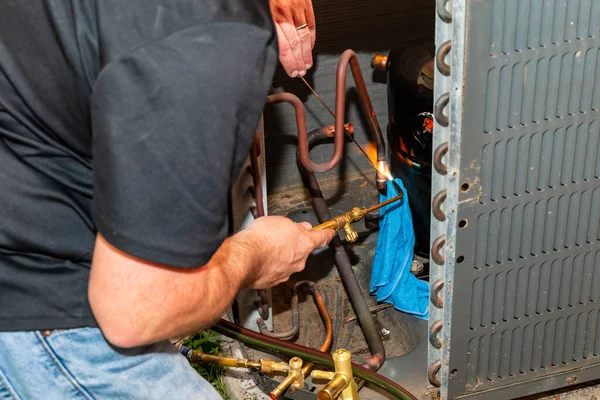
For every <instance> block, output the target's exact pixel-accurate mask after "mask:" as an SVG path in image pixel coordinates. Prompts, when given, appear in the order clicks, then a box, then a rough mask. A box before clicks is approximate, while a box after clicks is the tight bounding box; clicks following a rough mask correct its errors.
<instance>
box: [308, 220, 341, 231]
mask: <svg viewBox="0 0 600 400" xmlns="http://www.w3.org/2000/svg"><path fill="white" fill-rule="evenodd" d="M325 229H333V230H334V231H337V230H338V229H340V224H338V221H337V219H330V220H329V221H326V222H323V223H322V224H319V225H317V226H313V228H312V230H313V231H323V230H325Z"/></svg>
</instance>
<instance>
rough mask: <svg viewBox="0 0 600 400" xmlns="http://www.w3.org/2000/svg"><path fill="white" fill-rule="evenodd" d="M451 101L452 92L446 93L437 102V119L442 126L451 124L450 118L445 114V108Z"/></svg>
mask: <svg viewBox="0 0 600 400" xmlns="http://www.w3.org/2000/svg"><path fill="white" fill-rule="evenodd" d="M449 102H450V93H444V94H443V95H441V96H440V98H439V99H437V101H436V102H435V109H434V115H435V120H436V121H437V123H438V124H440V125H441V126H448V125H449V124H450V120H449V119H448V116H447V115H445V114H444V110H445V109H446V106H447V105H448V103H449Z"/></svg>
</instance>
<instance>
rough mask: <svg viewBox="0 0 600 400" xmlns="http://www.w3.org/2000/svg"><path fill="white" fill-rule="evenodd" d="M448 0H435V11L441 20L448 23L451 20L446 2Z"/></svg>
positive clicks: (448, 0) (450, 13)
mask: <svg viewBox="0 0 600 400" xmlns="http://www.w3.org/2000/svg"><path fill="white" fill-rule="evenodd" d="M449 2H450V0H437V12H438V15H439V17H440V19H441V20H442V21H444V22H445V23H447V24H449V23H451V22H452V10H450V11H448V9H447V8H446V7H447V4H448V3H449Z"/></svg>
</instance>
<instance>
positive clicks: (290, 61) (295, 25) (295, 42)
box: [269, 0, 317, 78]
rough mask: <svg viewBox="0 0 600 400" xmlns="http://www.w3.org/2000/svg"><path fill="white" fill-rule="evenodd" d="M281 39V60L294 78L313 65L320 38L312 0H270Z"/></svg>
mask: <svg viewBox="0 0 600 400" xmlns="http://www.w3.org/2000/svg"><path fill="white" fill-rule="evenodd" d="M269 5H270V7H271V14H272V15H273V22H274V23H275V29H276V30H277V39H278V41H279V61H280V62H281V65H282V66H283V68H284V69H285V72H286V73H287V74H288V75H289V76H291V77H292V78H295V77H297V76H298V75H300V76H304V75H305V74H306V70H307V69H309V68H310V67H312V65H313V57H312V49H313V47H314V45H315V39H316V37H317V33H316V29H315V28H316V27H315V13H314V11H313V6H312V2H311V0H269Z"/></svg>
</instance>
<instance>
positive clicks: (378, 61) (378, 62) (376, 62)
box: [371, 53, 388, 71]
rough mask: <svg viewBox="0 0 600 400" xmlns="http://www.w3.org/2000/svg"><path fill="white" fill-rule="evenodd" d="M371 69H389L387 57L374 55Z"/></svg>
mask: <svg viewBox="0 0 600 400" xmlns="http://www.w3.org/2000/svg"><path fill="white" fill-rule="evenodd" d="M371 67H372V68H373V69H378V70H381V71H385V70H386V69H387V68H388V58H387V56H383V55H381V54H377V53H375V54H373V58H372V59H371Z"/></svg>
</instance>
